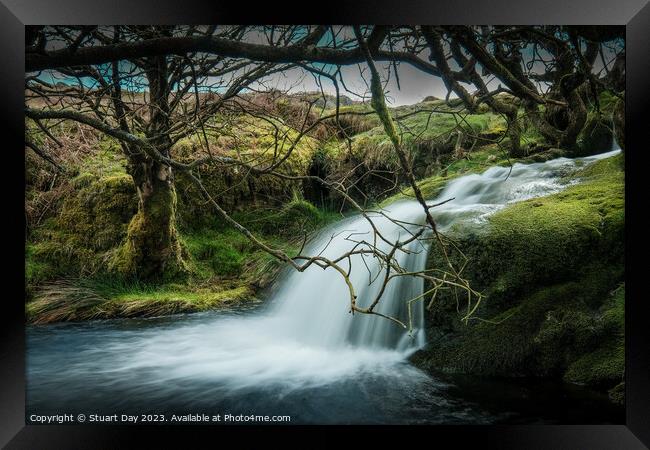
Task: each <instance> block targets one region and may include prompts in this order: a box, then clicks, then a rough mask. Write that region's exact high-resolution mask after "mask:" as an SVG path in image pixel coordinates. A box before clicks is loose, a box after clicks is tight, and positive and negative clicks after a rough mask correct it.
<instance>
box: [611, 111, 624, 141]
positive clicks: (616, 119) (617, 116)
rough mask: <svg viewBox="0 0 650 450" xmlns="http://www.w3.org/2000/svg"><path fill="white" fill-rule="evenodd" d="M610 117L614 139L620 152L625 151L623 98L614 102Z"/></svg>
mask: <svg viewBox="0 0 650 450" xmlns="http://www.w3.org/2000/svg"><path fill="white" fill-rule="evenodd" d="M612 116H613V117H612V119H613V124H614V137H615V138H616V142H617V143H618V145H619V146H620V147H621V150H623V151H625V98H622V99H619V100H617V101H616V105H615V106H614V112H613V114H612Z"/></svg>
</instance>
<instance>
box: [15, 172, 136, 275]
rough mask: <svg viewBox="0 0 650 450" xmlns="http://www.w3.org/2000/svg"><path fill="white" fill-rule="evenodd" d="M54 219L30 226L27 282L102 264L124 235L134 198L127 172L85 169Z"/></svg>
mask: <svg viewBox="0 0 650 450" xmlns="http://www.w3.org/2000/svg"><path fill="white" fill-rule="evenodd" d="M73 185H74V186H75V187H76V190H75V191H73V192H72V193H71V194H70V195H68V196H67V197H66V198H65V199H64V200H63V202H62V207H61V210H60V211H59V212H58V214H57V215H56V216H55V217H52V218H50V219H48V220H46V221H44V222H43V223H42V224H41V225H40V226H39V227H37V228H36V229H34V230H32V236H31V242H30V243H29V244H28V245H27V249H26V250H27V251H26V276H27V280H26V281H27V283H28V285H32V284H37V283H40V282H42V281H44V280H46V279H50V278H53V277H56V276H60V275H67V276H71V275H77V276H78V275H83V274H88V273H94V272H96V271H97V270H101V268H102V267H105V262H106V255H107V253H108V252H109V251H110V250H111V249H112V248H114V247H115V246H116V245H118V244H119V243H120V242H121V240H122V239H123V238H124V236H125V235H126V230H127V226H128V223H129V220H130V219H131V217H132V216H133V214H134V213H135V209H136V205H137V200H136V195H135V188H134V186H133V181H132V179H131V177H130V176H128V175H126V174H121V175H113V176H109V177H98V176H97V175H93V174H88V173H84V174H81V175H79V176H77V177H76V178H75V179H73Z"/></svg>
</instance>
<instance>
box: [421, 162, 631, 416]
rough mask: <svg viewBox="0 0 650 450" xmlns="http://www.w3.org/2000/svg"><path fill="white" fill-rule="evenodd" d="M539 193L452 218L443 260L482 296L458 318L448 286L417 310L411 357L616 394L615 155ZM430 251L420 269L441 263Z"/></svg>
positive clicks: (620, 184)
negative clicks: (420, 325)
mask: <svg viewBox="0 0 650 450" xmlns="http://www.w3.org/2000/svg"><path fill="white" fill-rule="evenodd" d="M566 181H567V182H569V181H570V182H574V183H576V184H572V185H570V186H569V187H567V188H566V189H565V190H563V191H561V192H559V193H557V194H554V195H550V196H548V197H542V198H536V199H531V200H527V201H523V202H521V203H518V204H514V205H511V206H509V207H507V208H505V209H503V210H501V211H499V212H497V213H495V214H494V215H492V216H491V217H489V219H488V221H487V223H486V224H482V225H481V226H480V227H478V226H475V225H468V224H465V225H463V224H458V225H456V226H455V227H453V228H452V229H451V230H450V232H449V235H450V237H451V238H453V239H454V241H455V242H456V244H457V250H451V258H452V259H455V260H456V261H457V262H459V263H460V259H461V256H460V252H462V253H463V254H464V255H465V256H466V257H467V258H468V260H469V261H468V264H467V266H466V269H465V270H466V272H465V276H466V277H467V278H468V279H469V280H470V281H471V283H472V284H473V287H474V288H475V289H478V290H479V291H481V292H482V293H483V294H484V295H485V297H484V298H483V300H482V302H481V305H480V307H479V309H478V310H477V312H476V313H475V314H474V316H473V320H470V321H469V323H467V324H465V323H463V322H462V321H461V318H462V314H461V313H459V312H458V310H457V307H458V306H457V300H456V298H455V297H454V292H453V291H448V292H446V293H442V294H441V295H439V296H438V298H437V299H436V301H435V302H434V303H433V304H432V305H431V308H430V309H428V310H427V311H426V326H427V341H428V343H427V347H426V348H425V349H424V350H423V351H421V352H419V353H418V354H416V355H415V356H414V357H413V360H414V361H415V362H416V364H418V365H419V366H421V367H423V368H425V369H429V370H434V371H435V370H437V371H445V372H456V373H465V374H474V375H480V376H503V377H531V376H532V377H556V378H559V379H563V380H564V381H566V382H571V383H580V384H584V385H587V386H590V387H593V388H595V389H599V390H604V391H608V392H609V394H610V398H611V399H612V400H613V401H615V402H619V403H621V402H622V401H623V384H622V383H623V380H624V363H625V360H624V310H625V284H624V226H625V213H624V172H623V155H622V154H619V155H617V156H615V157H611V158H608V159H604V160H600V161H597V162H595V163H593V164H591V165H589V166H586V167H584V168H580V169H578V170H577V171H576V172H575V173H572V174H571V175H569V176H568V177H567V180H566ZM442 262H443V261H442V260H441V255H440V254H439V251H438V250H436V249H435V248H434V249H433V250H432V252H431V254H430V257H429V262H428V264H429V267H436V266H439V265H440V264H442Z"/></svg>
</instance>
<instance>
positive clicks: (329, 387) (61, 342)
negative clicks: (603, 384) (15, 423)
mask: <svg viewBox="0 0 650 450" xmlns="http://www.w3.org/2000/svg"><path fill="white" fill-rule="evenodd" d="M259 315H262V316H263V315H264V314H260V313H259V311H256V312H246V311H244V312H237V311H233V312H229V313H216V312H211V313H201V314H193V315H185V316H176V317H173V318H159V319H147V320H143V319H124V320H113V321H100V322H88V323H83V324H71V323H70V324H56V325H50V326H38V327H29V328H28V329H27V417H28V419H29V417H30V415H31V414H40V415H45V414H73V415H74V416H76V415H78V414H85V415H86V416H87V417H88V416H90V415H91V414H105V415H110V414H118V415H121V414H134V415H139V414H145V413H148V414H164V415H165V418H166V419H167V420H169V418H170V417H171V415H172V414H177V415H184V414H208V415H216V414H221V415H224V414H229V413H230V414H233V415H239V414H244V415H250V414H254V415H269V416H272V415H289V416H291V423H294V424H296V423H316V424H333V423H343V424H384V423H390V424H398V423H406V424H441V423H444V424H461V423H471V424H487V423H622V422H623V419H624V417H623V409H622V408H618V407H615V406H614V405H612V404H611V403H610V402H608V401H607V399H606V397H605V396H603V395H599V394H595V393H592V392H590V391H588V390H585V389H582V388H580V387H578V386H567V385H562V384H558V383H548V382H546V383H540V382H535V381H531V380H519V381H508V382H504V381H499V380H479V379H476V378H468V377H450V376H448V375H440V376H432V375H429V374H425V373H424V372H422V371H420V370H419V369H417V368H415V367H413V366H412V365H410V364H409V363H408V361H407V360H405V359H404V358H403V357H401V356H400V355H397V354H395V353H394V352H386V353H385V354H380V355H379V356H373V355H372V354H368V353H367V350H364V349H360V348H348V349H338V350H329V349H328V350H327V351H326V352H325V353H318V352H316V353H312V352H311V351H309V350H306V349H304V348H300V347H299V346H297V347H294V348H293V349H292V350H293V351H292V352H290V353H288V354H286V355H278V354H266V355H265V352H273V351H274V350H273V348H272V347H269V348H259V349H256V350H255V352H258V351H259V353H255V354H254V357H253V358H249V357H248V356H250V355H248V356H247V355H246V354H245V353H247V352H249V353H250V351H251V350H250V349H248V350H247V348H246V346H245V345H242V341H240V340H239V339H235V338H233V340H234V341H235V342H237V346H239V348H240V349H241V353H242V354H241V355H240V358H233V356H232V355H228V354H224V353H220V352H219V351H217V350H216V348H217V346H218V344H219V343H218V342H214V341H213V340H212V339H213V338H214V337H216V338H223V337H224V335H223V334H222V333H225V334H226V335H227V334H228V332H231V333H232V332H235V331H236V330H238V332H239V333H242V334H244V335H246V334H248V335H249V337H250V335H254V334H255V330H253V329H250V328H249V326H250V327H254V326H255V325H256V324H259V322H257V320H258V317H257V316H259ZM233 325H237V327H235V328H231V327H232V326H233ZM220 328H222V330H221V332H216V334H214V335H210V333H209V331H210V330H215V329H216V330H219V329H220ZM161 336H166V338H169V339H170V340H169V341H165V339H162V340H161V338H160V337H161ZM174 341H176V342H174ZM179 342H184V343H185V344H184V345H186V347H183V346H182V345H179ZM244 342H245V341H244ZM252 342H256V341H255V340H253V341H252ZM161 345H162V348H160V346H161ZM222 345H223V343H222ZM378 352H379V353H381V351H379V350H375V351H373V353H378ZM213 355H216V356H215V357H216V359H213ZM224 358H227V359H228V361H223V359H224ZM264 358H268V361H266V362H264ZM233 361H234V362H233ZM281 366H284V368H282V367H281ZM305 366H306V367H307V369H305ZM238 377H239V379H238Z"/></svg>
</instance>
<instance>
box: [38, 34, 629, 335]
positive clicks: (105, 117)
mask: <svg viewBox="0 0 650 450" xmlns="http://www.w3.org/2000/svg"><path fill="white" fill-rule="evenodd" d="M617 38H620V30H618V29H608V28H604V29H603V30H601V31H600V32H594V31H593V30H592V29H589V28H586V29H585V28H584V27H457V26H443V27H435V26H395V27H387V26H374V27H354V29H351V28H348V27H331V26H312V27H309V26H272V27H249V26H233V27H216V26H188V27H131V26H128V27H127V26H112V27H35V28H29V29H28V32H27V35H26V40H27V54H26V70H27V77H26V91H27V99H26V110H25V114H26V117H27V118H28V119H30V120H31V121H33V122H34V123H35V125H36V126H37V127H38V129H40V130H45V131H46V132H47V130H48V123H50V122H51V121H54V120H69V121H76V122H79V123H82V124H84V125H86V126H89V127H92V128H94V129H96V130H99V131H100V132H102V133H105V134H106V135H108V136H110V137H112V138H115V139H117V140H118V141H119V142H120V146H121V149H122V152H123V153H124V155H125V156H126V158H127V160H128V173H129V174H130V175H131V177H132V178H133V180H134V183H135V186H136V188H137V193H138V200H139V201H138V212H137V214H136V215H135V216H134V217H133V219H132V220H131V223H130V225H129V229H128V234H127V238H126V240H125V242H124V244H123V245H122V247H121V248H120V252H119V253H118V254H117V255H116V257H115V260H114V261H113V265H114V267H115V268H116V269H118V270H120V271H121V272H124V273H131V274H137V275H138V276H141V277H158V276H165V275H168V274H175V273H178V272H182V271H184V261H183V255H182V248H181V246H180V244H179V241H178V237H177V232H176V217H175V216H176V193H175V188H174V174H175V172H179V171H180V172H182V173H183V174H184V175H185V176H187V177H188V178H189V179H191V180H192V182H193V183H194V184H195V185H196V186H197V188H198V189H199V190H200V192H202V194H203V195H204V197H205V198H206V199H207V201H208V202H209V203H210V204H211V205H212V207H213V209H214V210H215V211H216V212H217V213H218V214H219V215H220V216H221V217H222V218H223V219H224V220H225V221H226V222H227V223H229V224H230V225H231V226H232V227H233V228H235V229H237V230H238V231H239V232H241V233H242V234H244V235H245V236H246V237H247V238H248V239H250V241H251V242H253V243H254V244H255V245H256V246H257V247H258V248H260V249H262V250H263V251H265V252H267V253H269V254H271V255H273V256H274V257H275V258H277V259H279V260H281V261H283V262H285V263H286V264H288V265H290V266H292V267H293V268H295V269H296V270H298V271H304V270H306V269H307V268H308V267H310V266H312V265H317V266H320V267H323V268H325V267H330V268H332V269H333V270H336V271H338V272H339V273H340V274H341V276H342V277H343V279H344V280H345V281H346V283H347V286H348V289H349V297H350V309H351V311H352V312H355V311H356V312H360V313H367V314H379V315H381V314H380V313H378V312H377V311H376V306H377V304H378V303H379V301H380V300H381V296H382V295H383V292H384V289H383V288H382V289H381V291H380V294H379V295H378V296H377V298H376V299H374V301H373V302H372V303H371V304H370V305H369V306H366V307H362V306H359V305H358V304H357V302H356V300H357V295H356V292H355V287H354V286H353V285H352V283H351V282H350V279H349V268H346V267H345V263H346V262H348V263H349V261H350V258H351V257H352V256H353V255H372V256H374V257H376V258H378V260H379V261H380V263H381V266H382V268H384V269H385V272H384V277H383V279H382V281H383V286H384V287H385V286H386V284H388V282H389V281H390V280H391V279H393V278H395V277H399V276H415V277H420V278H423V279H425V280H427V281H429V282H430V283H431V285H432V286H433V289H432V290H431V291H428V292H426V293H425V295H430V296H432V297H433V298H435V292H436V290H437V289H439V288H441V287H443V286H452V287H453V288H456V289H463V290H465V291H466V292H467V294H468V297H467V298H468V314H467V317H469V316H470V315H471V314H472V313H473V312H474V311H475V310H476V308H477V307H478V305H479V302H480V299H481V295H480V293H478V292H476V291H474V290H473V289H472V288H471V286H470V285H469V282H468V281H467V280H465V279H464V278H463V277H462V268H457V267H455V266H454V265H453V264H452V263H451V262H450V261H449V259H448V258H447V265H448V267H445V268H443V269H441V270H440V271H438V272H435V273H433V272H431V271H426V270H425V271H422V272H418V273H411V272H408V271H407V270H406V269H404V268H403V267H401V266H400V265H399V264H398V262H397V260H396V258H395V255H396V253H397V252H400V251H408V250H407V248H408V246H409V244H411V243H412V242H414V241H416V240H422V241H427V242H428V241H430V240H433V241H434V242H435V245H438V246H439V247H440V249H441V250H442V252H443V254H444V255H446V251H447V247H448V245H450V244H449V243H448V242H446V240H445V239H444V236H442V235H441V234H440V233H439V231H438V229H437V226H436V222H435V220H434V217H433V215H432V213H431V210H432V208H434V207H435V206H436V205H431V204H429V203H428V199H426V198H425V197H424V195H423V194H422V191H421V190H420V188H419V185H418V183H417V179H416V176H415V174H414V172H413V161H412V157H411V155H410V152H409V149H407V148H405V145H404V142H403V138H402V134H403V132H404V130H403V128H404V127H403V126H402V125H401V121H402V120H403V119H404V118H405V117H404V116H402V117H400V116H399V115H395V114H394V113H393V112H392V111H391V110H390V109H389V108H388V106H387V103H386V99H385V93H384V85H383V81H384V80H382V77H381V74H380V71H379V69H378V68H377V64H379V63H386V64H388V65H389V67H390V68H391V69H390V70H392V73H393V74H394V76H396V77H399V70H398V68H399V65H400V64H409V65H412V66H413V67H415V68H417V69H419V70H420V71H422V72H423V73H425V74H427V75H429V76H432V77H436V78H440V79H441V80H442V81H443V83H444V85H445V86H446V88H447V90H448V92H449V93H448V95H447V99H446V100H447V103H448V107H447V108H445V109H433V110H426V109H420V110H418V111H415V112H414V113H412V114H434V113H445V114H451V115H453V116H454V117H455V118H456V122H457V126H456V127H455V128H454V129H453V130H449V131H450V132H455V133H456V135H457V143H456V146H455V147H456V148H457V150H458V149H459V148H460V146H461V142H462V138H463V136H465V134H467V133H471V132H472V131H471V127H470V128H466V127H463V121H464V117H465V116H466V115H467V114H471V113H473V112H476V111H478V109H479V107H480V106H481V105H482V104H485V105H487V107H488V108H490V109H491V110H492V111H494V112H495V113H497V114H499V115H502V116H503V117H504V119H505V121H506V123H507V131H506V133H505V135H504V136H502V137H501V138H499V139H497V141H496V142H497V143H501V141H502V140H503V138H504V137H506V136H507V137H508V138H509V148H508V149H507V151H509V153H510V154H511V155H513V156H521V155H522V154H523V150H522V148H521V144H520V137H521V129H522V120H524V119H525V120H529V121H531V122H532V123H533V124H534V126H535V127H536V128H537V129H538V130H539V131H540V133H542V134H543V135H544V136H545V137H546V138H547V139H548V141H549V142H550V143H551V144H552V145H557V146H564V147H570V146H572V145H574V144H575V141H576V138H577V136H578V133H579V132H580V130H582V128H583V126H584V123H585V120H586V114H587V106H586V104H588V103H589V102H595V104H596V105H597V104H598V94H599V93H600V92H601V91H602V90H605V89H607V90H610V91H611V92H613V93H614V94H615V95H618V96H622V95H621V85H620V83H618V84H617V80H619V79H620V74H619V75H617V71H618V72H620V71H621V67H620V63H619V61H620V60H621V58H624V52H622V51H620V50H619V51H618V52H614V53H613V54H612V52H608V57H607V58H605V57H603V58H602V59H603V66H604V68H603V69H602V70H601V73H598V72H596V71H595V69H594V67H595V63H596V61H597V57H598V56H599V55H600V56H601V57H602V55H604V52H603V46H604V45H605V44H606V43H607V42H610V41H611V40H613V39H617ZM605 59H607V61H606V60H605ZM612 61H615V64H611V63H612ZM345 65H359V67H360V70H361V73H367V72H364V70H367V71H369V74H370V77H369V80H366V81H367V84H368V92H360V93H355V94H357V95H359V96H361V97H362V98H366V95H368V94H369V96H370V100H371V102H370V103H371V106H372V111H369V112H367V113H360V112H343V111H341V110H340V96H341V91H342V90H343V91H347V92H350V90H349V89H348V87H347V85H346V82H345V77H344V75H343V72H342V70H341V67H342V66H345ZM609 66H612V68H610V67H609ZM290 69H292V70H300V71H303V73H305V74H310V75H311V76H313V77H315V78H316V79H317V80H318V83H319V85H321V84H323V83H330V84H331V85H332V86H334V88H335V91H336V95H335V108H334V110H333V111H331V110H326V109H325V108H320V109H319V108H315V107H314V105H315V103H316V102H315V100H314V99H307V98H306V99H305V100H304V102H303V107H302V108H300V110H299V112H298V114H297V115H296V117H294V118H293V119H292V120H284V118H280V117H277V115H274V111H272V108H265V107H263V106H261V105H255V104H253V103H251V102H250V100H249V99H247V98H246V96H245V95H243V94H242V93H243V92H245V91H254V90H256V89H260V90H264V87H265V84H264V82H265V79H268V77H269V76H270V75H272V74H274V73H281V72H283V71H287V70H290ZM603 71H604V74H603V73H602V72H603ZM53 73H54V74H59V75H61V76H63V77H64V78H65V80H66V83H65V85H64V86H61V85H56V84H55V83H54V82H52V79H53V78H52V77H50V79H48V77H47V76H45V75H47V74H50V75H52V74H53ZM495 79H498V81H500V83H498V85H497V86H495V82H494V80H495ZM623 88H624V86H623ZM452 93H453V94H455V95H456V96H457V97H458V98H459V99H460V101H461V107H460V108H459V109H453V108H452V107H451V105H452V102H451V99H450V96H451V94H452ZM502 93H507V94H509V95H510V97H508V98H509V100H504V99H502V97H501V96H500V95H499V94H502ZM322 98H323V99H325V98H326V95H325V92H324V91H323V92H322ZM373 113H374V114H376V115H377V116H378V117H379V119H380V121H381V124H382V125H383V128H384V131H385V133H386V135H387V137H388V139H389V140H390V142H391V144H392V149H393V151H394V152H395V155H396V156H397V160H398V163H399V167H398V170H397V172H399V173H396V174H395V175H396V176H395V177H394V178H393V179H394V183H395V185H397V184H399V180H402V181H403V182H405V183H406V185H407V186H408V187H409V188H410V189H411V190H412V192H413V194H414V197H415V200H416V201H417V202H418V203H419V204H420V205H421V207H422V211H423V214H424V216H425V218H426V220H425V223H424V224H423V225H418V226H415V227H412V226H410V227H404V229H405V231H407V237H406V238H405V239H403V240H398V241H391V240H390V239H388V238H386V237H385V236H383V234H382V230H381V229H378V227H377V226H376V225H375V223H374V222H373V218H372V217H373V215H374V214H379V215H381V216H382V217H388V216H387V215H386V213H385V212H383V211H381V210H369V209H367V208H365V206H364V205H362V204H360V203H359V202H357V201H356V200H355V198H354V196H353V195H352V194H351V190H352V189H354V188H355V186H354V183H352V182H348V179H347V178H346V177H342V178H339V179H338V180H330V179H324V178H322V177H319V176H305V175H295V174H291V173H289V172H287V171H286V170H283V167H284V165H285V164H286V162H287V160H288V159H289V157H290V156H291V154H292V152H293V151H294V150H295V148H296V147H297V146H298V144H299V142H300V141H301V140H302V139H303V138H305V136H315V135H316V134H317V132H318V130H320V129H322V128H323V127H325V128H328V127H329V128H331V127H334V128H335V129H336V132H337V133H339V134H340V135H342V136H344V137H347V138H349V136H348V133H347V131H346V128H345V127H344V126H343V125H342V118H343V117H344V116H350V115H361V114H373ZM228 114H236V115H248V116H249V117H256V118H261V119H262V120H265V121H266V122H267V124H268V125H269V127H270V128H271V130H273V131H272V133H273V135H274V145H273V146H272V151H271V155H270V157H268V158H261V159H250V158H247V157H244V156H242V155H238V156H236V157H234V156H225V155H222V154H216V153H214V152H212V151H211V148H210V143H209V141H210V139H209V138H208V135H210V136H215V135H219V133H220V132H222V128H220V127H219V126H218V125H217V124H215V122H214V118H215V117H216V116H217V115H218V116H219V117H226V116H227V115H228ZM288 130H291V132H289V131H288ZM48 134H50V138H51V139H55V137H54V136H51V133H48ZM188 136H195V137H196V141H197V142H199V143H200V144H201V145H202V146H203V147H204V148H203V151H202V152H200V153H197V156H196V158H195V159H193V160H191V161H181V160H179V159H176V158H174V157H173V156H172V152H171V150H172V148H173V147H174V145H176V144H177V143H178V142H179V141H180V140H182V139H184V138H187V137H188ZM348 142H349V139H348ZM26 146H28V147H29V148H31V149H32V150H34V151H35V152H37V153H38V154H39V155H41V156H42V157H44V158H49V156H48V155H47V152H46V151H44V150H43V149H41V148H39V146H38V145H37V144H35V142H34V140H33V139H31V138H30V136H29V135H26ZM50 159H51V158H50ZM206 164H212V165H219V166H220V167H226V166H228V167H238V168H241V169H242V170H244V171H246V173H248V174H249V175H250V176H270V177H277V178H279V179H283V180H293V181H309V182H313V183H317V184H320V185H323V186H325V187H327V189H329V190H332V191H334V192H336V193H337V194H338V195H339V196H340V197H341V198H343V199H344V200H345V202H346V203H347V205H348V206H350V207H352V208H353V209H355V210H357V211H358V212H359V213H360V214H361V215H362V216H363V217H364V218H365V219H366V220H367V221H368V222H369V224H370V225H371V227H372V229H373V232H374V236H372V237H371V238H369V239H363V240H359V241H357V242H356V243H355V245H354V247H353V249H352V250H351V251H349V252H346V253H345V254H343V255H340V256H339V257H336V258H333V259H331V258H325V257H323V256H322V255H315V256H314V255H303V254H302V250H303V249H301V251H300V253H299V254H298V255H296V256H291V255H288V254H287V253H285V252H284V251H282V250H280V249H277V248H273V247H272V246H270V245H269V244H267V243H265V242H264V241H263V240H262V239H260V238H259V237H258V236H255V235H254V233H252V232H251V231H250V230H248V229H247V228H246V227H244V226H243V225H242V224H240V223H238V222H237V221H236V220H234V219H233V218H232V217H231V216H230V215H229V214H228V212H227V211H226V210H225V209H224V208H223V207H222V206H221V205H220V204H219V202H218V201H217V200H216V199H215V198H213V196H212V195H211V194H210V192H208V190H207V189H206V188H205V187H204V185H203V183H202V181H201V177H200V174H199V172H200V168H201V167H202V166H203V165H206ZM389 219H390V220H393V221H394V222H395V223H399V221H398V220H396V219H394V218H390V217H389ZM401 225H402V226H403V224H401ZM411 225H413V224H411ZM379 242H382V243H383V244H386V245H388V248H390V250H388V251H385V250H381V249H380V247H385V245H384V246H380V245H378V243H379ZM421 297H423V296H418V298H416V299H413V300H417V299H419V298H421ZM390 319H392V320H394V321H396V322H398V323H400V324H401V325H402V326H405V327H406V326H407V324H405V323H403V322H402V321H400V320H399V319H397V318H390Z"/></svg>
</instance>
